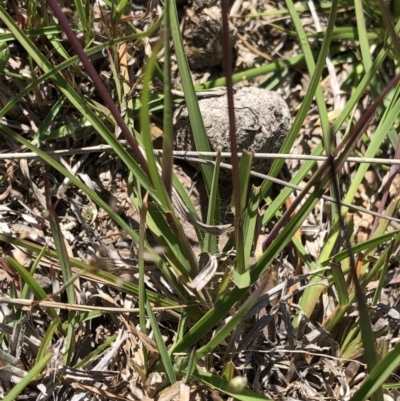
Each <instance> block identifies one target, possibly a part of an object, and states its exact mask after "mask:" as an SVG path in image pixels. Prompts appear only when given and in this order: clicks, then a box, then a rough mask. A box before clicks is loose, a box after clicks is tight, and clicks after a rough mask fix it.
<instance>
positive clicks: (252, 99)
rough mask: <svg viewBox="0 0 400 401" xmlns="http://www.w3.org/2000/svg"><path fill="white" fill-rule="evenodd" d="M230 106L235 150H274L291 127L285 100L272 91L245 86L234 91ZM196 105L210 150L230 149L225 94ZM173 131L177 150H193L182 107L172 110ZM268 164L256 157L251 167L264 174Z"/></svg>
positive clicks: (269, 161) (184, 109) (227, 150)
mask: <svg viewBox="0 0 400 401" xmlns="http://www.w3.org/2000/svg"><path fill="white" fill-rule="evenodd" d="M234 105H235V121H236V138H237V147H238V151H242V150H253V151H254V152H257V153H276V152H278V151H279V149H280V147H281V145H282V143H283V141H284V140H285V138H286V135H287V133H288V132H289V129H290V126H291V118H290V111H289V107H288V106H287V104H286V103H285V101H284V100H283V99H282V98H281V97H280V96H279V95H278V94H277V93H275V92H270V91H267V90H264V89H259V88H255V87H246V88H240V89H238V90H237V91H236V93H235V94H234ZM199 106H200V112H201V115H202V117H203V121H204V127H205V130H206V133H207V136H208V139H209V142H210V147H211V149H212V150H213V151H216V150H217V148H218V147H220V148H221V151H222V152H230V151H231V148H230V139H229V120H228V104H227V98H226V96H219V97H209V98H206V99H201V100H199ZM175 133H176V136H175V147H176V149H177V150H187V151H190V150H196V149H195V145H194V140H193V134H192V129H191V126H190V121H189V115H188V111H187V108H186V106H182V107H181V108H180V109H178V110H177V111H176V112H175ZM271 164H272V161H271V160H262V159H257V160H255V161H254V163H253V169H254V170H255V171H258V172H260V173H266V172H268V170H269V167H270V166H271Z"/></svg>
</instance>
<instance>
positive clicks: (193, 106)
mask: <svg viewBox="0 0 400 401" xmlns="http://www.w3.org/2000/svg"><path fill="white" fill-rule="evenodd" d="M169 17H170V22H171V34H172V41H173V43H174V48H175V53H176V59H177V62H178V67H179V73H180V75H181V78H182V86H183V92H184V94H185V100H186V106H187V108H188V112H189V119H190V124H191V127H192V132H193V138H194V142H195V145H196V150H198V151H202V152H207V151H208V152H209V151H210V145H209V143H208V138H207V135H206V132H205V129H204V124H203V119H202V117H201V114H200V108H199V104H198V102H197V97H196V92H195V90H194V86H193V82H192V77H191V75H190V70H189V65H188V62H187V59H186V56H185V50H184V48H183V43H182V37H181V33H180V29H179V21H178V13H177V10H176V3H175V1H173V0H171V7H170V15H169ZM201 171H202V174H203V178H204V183H205V185H206V189H207V193H210V192H211V185H212V173H213V167H212V166H205V165H202V166H201Z"/></svg>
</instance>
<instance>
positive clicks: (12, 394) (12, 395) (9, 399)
mask: <svg viewBox="0 0 400 401" xmlns="http://www.w3.org/2000/svg"><path fill="white" fill-rule="evenodd" d="M52 357H53V354H47V355H46V356H45V357H43V358H42V359H40V360H37V361H36V363H35V365H34V366H33V368H32V369H31V370H30V371H29V372H28V374H27V375H26V376H24V378H23V379H22V380H21V381H20V382H19V383H17V384H16V385H15V386H14V387H13V388H12V389H11V390H10V391H9V393H8V394H7V395H6V396H5V397H4V399H3V401H13V400H15V399H17V397H18V395H19V394H21V393H22V391H23V390H24V389H25V388H26V387H27V386H29V384H30V383H31V382H32V381H33V380H34V379H35V378H36V377H37V376H38V374H40V372H41V371H42V370H43V369H44V368H45V367H46V366H47V364H48V363H49V362H50V359H51V358H52Z"/></svg>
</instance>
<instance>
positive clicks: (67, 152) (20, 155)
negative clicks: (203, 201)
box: [0, 145, 400, 166]
mask: <svg viewBox="0 0 400 401" xmlns="http://www.w3.org/2000/svg"><path fill="white" fill-rule="evenodd" d="M112 151H113V149H112V147H111V146H110V145H97V146H88V147H84V148H78V149H60V150H51V151H44V153H46V154H47V155H48V156H71V155H83V154H86V153H93V152H112ZM154 154H155V155H156V156H162V154H163V152H162V150H154ZM173 155H174V157H175V158H178V159H183V160H189V159H188V158H189V157H190V161H191V162H195V163H196V160H195V159H194V158H199V157H216V156H217V152H197V151H185V150H174V152H173ZM238 156H239V157H240V156H242V153H240V152H239V153H238ZM221 157H223V158H230V157H231V153H230V152H221ZM37 158H39V156H38V155H37V154H36V153H34V152H15V153H0V160H6V159H7V160H10V159H37ZM254 159H286V160H306V161H307V160H311V161H317V162H318V161H321V162H324V161H325V160H326V159H327V156H313V155H292V154H290V153H255V154H254ZM347 162H349V163H350V162H351V163H369V164H383V165H389V166H391V165H400V159H383V158H373V157H348V158H347Z"/></svg>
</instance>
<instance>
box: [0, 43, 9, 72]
mask: <svg viewBox="0 0 400 401" xmlns="http://www.w3.org/2000/svg"><path fill="white" fill-rule="evenodd" d="M9 58H10V50H8V47H7V43H6V42H4V41H0V73H1V72H3V71H4V68H6V65H7V63H8V60H9Z"/></svg>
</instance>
